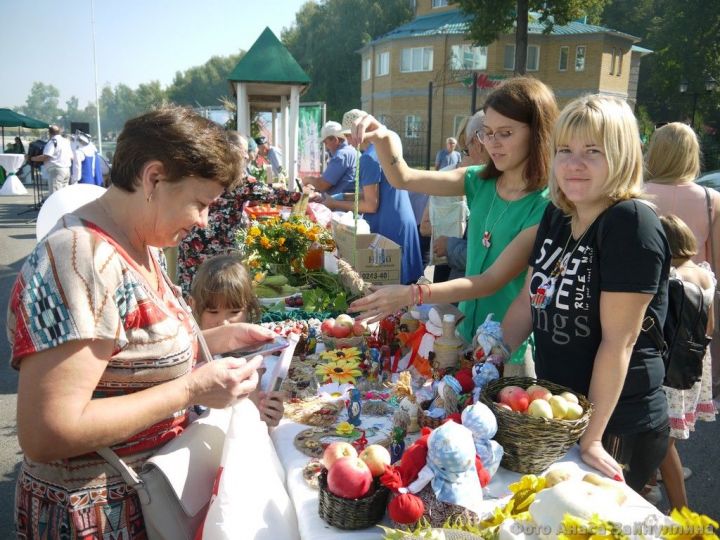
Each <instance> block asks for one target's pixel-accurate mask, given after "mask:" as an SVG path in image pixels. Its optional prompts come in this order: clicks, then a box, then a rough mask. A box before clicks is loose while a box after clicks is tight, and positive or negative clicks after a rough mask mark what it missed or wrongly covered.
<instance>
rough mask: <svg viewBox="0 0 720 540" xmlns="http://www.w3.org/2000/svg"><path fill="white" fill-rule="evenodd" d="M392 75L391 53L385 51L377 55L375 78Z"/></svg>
mask: <svg viewBox="0 0 720 540" xmlns="http://www.w3.org/2000/svg"><path fill="white" fill-rule="evenodd" d="M388 73H390V52H389V51H385V52H381V53H378V54H376V55H375V76H376V77H382V76H383V75H387V74H388Z"/></svg>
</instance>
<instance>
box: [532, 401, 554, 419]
mask: <svg viewBox="0 0 720 540" xmlns="http://www.w3.org/2000/svg"><path fill="white" fill-rule="evenodd" d="M527 413H528V414H529V415H530V416H535V417H537V418H547V419H548V420H551V419H552V418H553V409H552V406H551V405H550V403H549V402H547V401H545V400H544V399H536V400H535V401H533V402H532V403H530V406H529V407H528V409H527Z"/></svg>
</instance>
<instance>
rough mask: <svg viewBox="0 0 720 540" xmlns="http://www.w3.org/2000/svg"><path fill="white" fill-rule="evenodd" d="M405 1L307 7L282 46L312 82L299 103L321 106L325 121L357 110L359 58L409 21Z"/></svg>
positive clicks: (345, 0) (325, 2)
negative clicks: (363, 50) (376, 41)
mask: <svg viewBox="0 0 720 540" xmlns="http://www.w3.org/2000/svg"><path fill="white" fill-rule="evenodd" d="M412 16H413V12H412V10H411V9H410V3H409V2H408V1H407V0H322V1H321V2H320V3H317V4H316V3H315V2H307V3H306V4H305V5H303V7H302V8H300V10H299V11H298V13H297V14H296V15H295V23H294V25H293V26H292V27H290V28H289V29H285V30H283V32H282V42H283V43H284V45H285V46H286V47H287V48H288V50H289V51H290V53H291V54H292V55H293V56H294V57H295V59H296V60H297V61H298V63H299V64H300V65H301V66H302V68H303V69H304V70H305V72H306V73H307V74H308V76H309V77H310V79H311V80H312V84H311V85H310V88H309V89H308V91H307V92H306V93H305V94H304V95H303V101H325V102H326V103H327V114H328V118H333V119H337V120H339V119H340V118H341V117H342V115H343V113H344V112H345V111H347V110H348V109H352V108H355V107H359V106H360V69H359V68H360V57H359V55H358V54H357V50H358V49H360V48H361V47H362V46H363V45H365V44H366V43H368V42H369V41H371V40H372V39H374V38H376V37H379V36H381V35H383V34H385V33H387V32H389V31H390V30H392V29H393V28H396V27H397V26H399V25H401V24H403V23H405V22H407V21H409V20H410V19H412Z"/></svg>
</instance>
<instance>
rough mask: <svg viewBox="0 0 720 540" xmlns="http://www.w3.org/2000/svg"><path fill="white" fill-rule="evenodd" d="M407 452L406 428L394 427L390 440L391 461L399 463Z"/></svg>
mask: <svg viewBox="0 0 720 540" xmlns="http://www.w3.org/2000/svg"><path fill="white" fill-rule="evenodd" d="M403 452H405V429H403V427H402V426H395V427H393V428H392V434H391V442H390V463H391V464H392V463H397V462H398V461H400V458H401V457H402V455H403Z"/></svg>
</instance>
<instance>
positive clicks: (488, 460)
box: [460, 403, 504, 477]
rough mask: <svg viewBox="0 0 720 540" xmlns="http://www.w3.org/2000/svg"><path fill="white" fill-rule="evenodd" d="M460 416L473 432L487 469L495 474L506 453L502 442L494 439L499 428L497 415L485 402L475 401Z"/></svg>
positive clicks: (479, 455)
mask: <svg viewBox="0 0 720 540" xmlns="http://www.w3.org/2000/svg"><path fill="white" fill-rule="evenodd" d="M460 418H461V420H462V425H463V426H465V427H466V428H468V429H469V430H470V432H471V433H472V437H473V442H474V443H475V451H476V452H477V455H478V457H479V458H480V460H481V461H482V463H483V465H484V466H485V469H486V470H487V471H488V473H490V476H491V477H492V476H494V475H495V473H496V472H497V470H498V467H499V466H500V461H501V460H502V457H503V454H504V450H503V447H502V446H501V445H500V443H498V442H497V441H494V440H492V438H493V437H494V436H495V434H496V433H497V428H498V426H497V419H496V418H495V415H494V414H493V412H492V411H491V410H490V408H489V407H488V406H487V405H485V404H484V403H475V404H474V405H471V406H469V407H466V408H465V410H464V411H463V412H462V414H461V416H460Z"/></svg>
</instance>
